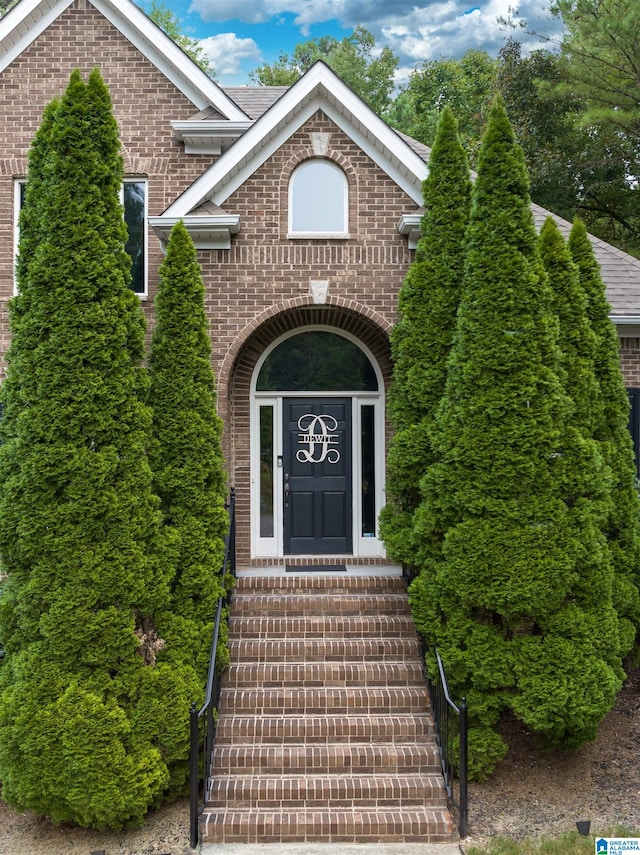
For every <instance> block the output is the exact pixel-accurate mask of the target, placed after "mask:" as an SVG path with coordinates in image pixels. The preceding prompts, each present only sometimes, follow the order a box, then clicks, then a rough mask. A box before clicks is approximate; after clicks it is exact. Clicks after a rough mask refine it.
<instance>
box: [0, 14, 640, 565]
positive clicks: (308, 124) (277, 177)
mask: <svg viewBox="0 0 640 855" xmlns="http://www.w3.org/2000/svg"><path fill="white" fill-rule="evenodd" d="M95 66H99V67H100V70H101V73H102V75H103V77H104V79H105V80H106V82H107V85H108V86H109V89H110V91H111V96H112V100H113V105H114V112H115V116H116V118H117V121H118V123H119V127H120V135H121V140H122V151H123V157H124V162H125V173H126V175H127V176H131V177H134V176H135V177H141V178H144V179H146V180H147V182H148V213H149V215H150V216H152V217H153V216H159V215H160V214H162V213H163V212H164V211H165V210H166V209H167V207H169V206H170V205H171V204H172V203H173V202H174V201H175V200H176V199H177V198H178V197H180V195H181V194H182V193H183V192H184V191H185V190H187V189H188V188H189V187H190V186H191V185H192V184H193V182H194V181H195V180H196V179H197V178H198V177H199V176H201V175H202V174H203V173H204V172H205V171H206V170H207V169H208V168H209V167H210V166H211V165H212V164H214V163H215V162H216V157H215V156H212V155H203V154H196V155H194V154H185V149H184V145H183V143H182V142H180V141H178V139H177V138H176V135H175V133H174V130H173V128H172V125H171V122H172V121H176V120H186V119H189V118H191V117H193V116H194V114H195V113H197V112H198V109H199V108H198V106H196V105H195V104H194V103H192V101H190V100H189V98H188V97H186V96H185V94H184V93H183V91H182V90H181V89H180V88H179V87H178V86H177V85H176V84H175V83H174V82H172V81H171V79H169V77H167V76H165V74H163V73H162V72H161V71H160V70H159V69H158V67H157V66H156V65H155V64H154V63H153V62H151V61H150V60H149V59H148V58H147V57H146V56H145V55H144V54H143V53H142V52H141V51H140V50H138V48H136V47H135V46H134V45H133V44H132V43H131V42H130V41H129V40H128V39H127V38H126V37H125V36H124V35H123V34H122V33H121V32H120V31H119V30H118V29H117V28H116V27H115V26H114V25H113V24H111V23H110V22H109V21H107V20H106V19H105V18H104V17H102V15H101V14H100V13H99V12H97V11H96V9H95V8H94V7H93V5H92V4H91V3H90V2H89V0H74V2H73V3H72V5H71V6H70V7H69V8H68V9H67V10H66V11H64V12H63V13H62V14H61V15H60V16H59V17H58V18H57V19H56V20H55V21H53V23H51V24H50V25H49V26H48V28H47V29H46V30H45V31H44V32H43V33H42V34H41V35H39V36H38V37H37V38H36V39H35V41H33V42H32V43H31V44H29V45H28V46H27V47H26V48H25V49H24V51H23V52H22V53H21V54H20V55H19V56H17V58H16V59H15V60H14V61H13V62H12V63H11V64H9V66H8V67H7V68H6V69H5V70H4V71H3V72H2V74H0V143H1V147H0V231H1V233H2V236H3V237H2V240H0V357H2V355H3V354H4V353H5V352H6V350H7V347H8V344H9V333H8V326H7V310H6V307H7V301H8V299H9V298H10V297H11V295H12V293H13V264H14V214H15V205H14V194H15V182H16V179H18V178H23V177H24V176H25V175H26V169H27V151H28V148H29V145H30V142H31V140H32V138H33V136H34V134H35V132H36V130H37V128H38V126H39V123H40V120H41V117H42V112H43V109H44V107H45V105H46V104H47V103H48V102H49V101H50V100H51V99H52V98H54V97H56V96H59V95H60V94H61V93H62V92H63V91H64V89H65V87H66V85H67V83H68V80H69V75H70V73H71V71H72V70H73V69H74V68H79V69H80V70H81V71H82V72H83V74H84V75H85V76H86V75H88V73H89V72H90V71H91V69H92V68H94V67H95ZM318 135H322V140H323V146H326V149H324V148H323V150H324V156H325V157H327V158H329V159H330V160H331V161H333V162H334V163H336V164H337V165H338V166H339V167H340V168H341V169H342V171H343V173H344V175H345V176H346V180H347V184H348V194H349V195H348V198H349V204H348V233H349V237H348V238H346V239H336V240H325V239H322V240H309V239H299V238H298V239H291V238H290V237H289V236H288V228H289V226H288V201H289V200H288V191H289V181H290V178H291V175H292V173H293V171H294V170H295V168H296V167H297V166H299V165H300V164H301V163H302V162H304V161H305V160H306V159H308V158H311V157H313V156H315V155H316V154H317V149H316V145H315V143H316V142H317V140H318V138H319V137H318ZM379 163H380V162H379V161H378V162H375V161H374V160H373V159H372V157H371V156H370V155H369V154H367V153H366V152H365V151H364V150H363V148H362V147H361V146H360V145H359V144H357V143H356V142H354V138H352V136H350V135H349V134H348V133H346V132H345V130H344V129H343V128H342V127H339V126H338V125H337V124H336V123H335V121H332V120H331V119H330V118H329V117H328V114H327V112H324V111H323V110H322V109H317V110H316V111H315V113H314V114H313V115H310V117H309V118H308V119H307V120H306V121H305V122H304V123H303V124H302V126H300V127H297V126H296V127H295V128H294V130H292V133H291V134H290V135H289V136H288V138H286V139H285V140H284V142H282V144H280V145H279V147H278V148H277V149H276V150H275V151H274V152H272V153H271V155H270V156H269V157H267V158H266V160H263V161H261V163H260V165H259V166H257V168H256V169H255V171H253V173H252V174H250V175H249V177H248V178H246V179H245V180H244V182H243V183H242V184H241V186H240V187H239V188H238V189H236V190H235V192H233V193H232V194H231V195H230V196H229V197H228V198H226V199H225V201H224V204H223V211H224V213H225V214H228V215H237V216H239V220H240V231H239V233H238V234H235V235H233V237H232V238H231V247H230V249H217V250H201V251H200V253H199V258H200V262H201V264H202V271H203V278H204V282H205V287H206V310H207V314H208V318H209V323H210V332H211V341H212V361H213V367H214V370H215V373H216V376H217V377H218V382H219V410H220V413H221V415H222V417H223V419H224V422H225V434H224V451H225V457H226V460H227V466H228V471H229V481H230V484H233V485H234V486H235V487H236V489H237V495H238V520H239V551H240V559H241V560H244V561H246V560H248V559H249V554H250V538H249V512H250V507H249V498H248V497H249V495H250V490H251V460H250V448H249V424H250V420H251V419H250V404H251V388H250V387H251V380H252V376H253V372H254V369H255V367H256V363H257V361H258V360H259V358H260V356H261V355H262V353H263V352H264V351H265V349H266V348H267V347H269V346H270V345H271V344H272V343H273V342H274V341H276V340H277V339H278V338H279V337H280V336H282V335H283V334H285V333H287V332H289V331H291V330H294V329H300V328H303V327H308V326H325V327H329V328H334V329H339V330H342V331H344V332H345V333H347V334H349V335H351V336H353V337H355V339H357V340H358V341H360V342H361V343H362V344H363V345H364V346H365V347H366V348H367V349H368V351H369V352H370V353H371V354H372V355H373V357H374V358H375V360H376V361H377V364H378V367H379V369H380V372H381V375H382V377H383V378H384V383H385V385H386V384H388V381H389V378H390V372H391V365H390V357H389V341H388V334H389V331H390V329H391V327H392V325H393V322H394V318H395V312H396V305H397V295H398V290H399V288H400V285H401V283H402V280H403V278H404V276H405V273H406V271H407V269H408V266H409V264H410V263H411V261H412V260H413V251H412V250H410V249H409V245H408V239H407V236H406V235H403V234H401V233H400V232H399V230H398V224H399V222H400V220H401V218H402V217H403V215H406V214H410V215H411V214H413V215H415V214H416V212H417V210H418V208H417V205H416V201H415V196H414V198H411V197H410V196H409V195H408V194H407V192H405V191H404V190H403V189H401V186H399V183H398V182H396V181H394V180H393V179H392V178H391V177H390V174H391V173H390V172H388V171H385V170H384V169H382V168H381V166H380V165H379ZM161 258H162V249H161V246H160V242H159V240H158V238H157V237H156V235H155V233H154V232H153V231H151V230H149V258H148V273H149V293H148V297H147V298H145V299H143V306H144V310H145V313H146V315H147V319H148V322H149V328H150V329H151V326H152V324H153V313H152V306H153V297H154V295H155V290H156V287H157V270H158V266H159V264H160V261H161ZM314 280H322V281H324V282H326V283H327V284H328V292H327V296H326V299H325V300H324V302H323V303H321V304H318V303H315V302H314V296H313V293H312V289H311V282H313V281H314ZM622 362H623V369H624V372H625V377H626V380H627V384H628V385H629V386H634V387H640V339H638V338H624V339H623V340H622ZM0 370H1V372H2V373H4V367H3V366H2V368H1V369H0ZM386 432H387V433H388V428H387V431H386Z"/></svg>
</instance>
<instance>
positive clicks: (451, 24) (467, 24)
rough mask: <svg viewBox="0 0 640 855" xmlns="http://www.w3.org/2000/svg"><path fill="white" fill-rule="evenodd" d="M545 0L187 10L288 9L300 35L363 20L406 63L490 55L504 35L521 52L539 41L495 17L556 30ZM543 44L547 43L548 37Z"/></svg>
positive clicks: (256, 19) (262, 3)
mask: <svg viewBox="0 0 640 855" xmlns="http://www.w3.org/2000/svg"><path fill="white" fill-rule="evenodd" d="M548 2H549V0H546V2H545V0H543V4H541V3H540V0H520V2H518V0H426V2H425V0H423V2H422V3H421V4H420V5H417V4H416V2H415V0H385V2H384V3H381V2H380V0H244V2H242V3H238V2H237V0H192V2H191V6H190V9H189V11H190V12H196V13H198V14H199V15H200V16H201V18H202V19H203V20H204V21H207V22H214V21H217V22H221V21H227V20H232V19H238V20H241V21H243V22H246V23H260V22H265V21H269V20H272V19H274V18H276V19H277V17H278V16H279V15H283V14H291V15H293V16H294V23H295V25H296V26H297V27H298V28H299V31H300V40H301V41H302V40H303V39H305V38H308V37H309V34H310V27H311V26H312V25H314V24H322V23H323V22H326V21H338V22H339V23H340V24H341V25H342V26H343V27H345V28H349V29H350V28H353V27H355V26H357V25H362V26H364V27H366V28H367V29H368V30H370V31H371V32H372V33H373V35H374V36H375V39H376V44H377V46H378V47H380V48H381V47H384V46H385V45H388V46H389V47H390V48H391V49H392V50H393V52H394V53H395V54H396V55H397V56H398V57H399V58H400V61H401V64H402V65H403V66H405V65H411V64H414V65H415V64H416V63H419V62H422V61H424V60H429V59H437V58H438V57H441V56H455V57H459V56H461V55H462V54H463V53H464V52H465V51H466V50H469V49H470V48H479V49H482V50H486V51H488V52H489V53H491V54H493V55H495V54H496V53H497V51H498V50H499V49H500V47H501V46H502V45H503V44H504V42H505V39H506V38H507V37H508V36H509V35H513V36H514V38H517V39H518V40H519V41H521V42H522V43H523V50H524V52H525V53H527V52H528V50H530V49H532V48H534V47H539V46H540V45H541V44H543V43H542V42H540V41H539V40H538V39H537V38H535V37H533V36H531V35H529V34H528V33H527V31H526V29H522V28H520V27H516V29H509V28H508V27H506V26H505V25H504V24H500V23H499V18H507V19H509V18H511V19H513V21H514V23H516V24H518V22H519V21H526V22H527V25H528V27H527V29H530V30H533V31H535V32H540V33H543V34H547V35H556V36H557V35H558V34H559V33H560V29H561V23H560V21H558V20H557V19H553V18H551V17H550V16H549V13H548ZM547 46H549V45H548V43H547Z"/></svg>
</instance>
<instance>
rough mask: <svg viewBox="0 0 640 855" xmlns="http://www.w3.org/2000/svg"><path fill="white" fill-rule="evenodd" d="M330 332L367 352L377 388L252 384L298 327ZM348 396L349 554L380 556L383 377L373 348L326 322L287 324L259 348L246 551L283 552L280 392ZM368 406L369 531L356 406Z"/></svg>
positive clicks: (256, 555)
mask: <svg viewBox="0 0 640 855" xmlns="http://www.w3.org/2000/svg"><path fill="white" fill-rule="evenodd" d="M316 330H319V331H322V332H330V333H334V334H336V335H340V336H342V337H343V338H346V339H348V340H349V341H351V342H353V343H354V344H355V345H356V346H357V347H358V348H359V349H360V350H362V351H363V353H364V354H365V355H366V356H367V358H368V359H369V361H370V362H371V365H372V366H373V368H374V370H375V374H376V379H377V381H378V391H377V392H362V391H359V390H354V391H350V390H345V391H342V390H341V391H335V392H322V391H313V392H309V391H301V392H291V391H287V390H282V391H277V392H271V391H270V392H259V391H257V390H256V382H257V379H258V375H259V373H260V370H261V368H262V366H263V364H264V361H265V360H266V359H267V357H268V356H269V354H270V353H271V352H272V351H273V350H274V349H275V348H276V347H278V345H280V344H282V342H283V341H285V340H286V339H287V338H291V337H292V336H294V335H297V334H299V333H301V332H312V331H316ZM295 397H301V398H309V397H312V398H315V397H317V398H330V397H336V398H349V397H350V398H351V400H352V407H353V429H352V461H353V481H352V484H353V487H352V502H353V556H354V557H384V555H385V552H384V547H383V544H382V541H381V540H380V538H379V531H378V516H379V514H380V510H381V508H382V506H383V503H384V474H385V430H384V403H385V402H384V382H383V378H382V372H381V371H380V366H379V365H378V362H377V360H376V359H375V357H374V356H373V354H372V353H371V352H370V351H369V350H368V348H367V347H365V345H363V344H362V342H360V341H359V340H358V339H357V338H355V336H352V335H350V334H349V333H347V332H345V331H344V330H341V329H339V328H336V327H328V326H319V325H318V326H305V327H299V328H298V329H295V330H291V331H289V332H287V333H285V334H284V335H282V336H280V337H279V338H278V339H276V340H275V341H274V342H272V343H271V345H270V346H269V347H268V348H267V349H266V350H265V351H264V353H263V354H262V355H261V357H260V359H259V360H258V361H257V363H256V366H255V368H254V371H253V376H252V378H251V411H250V412H251V415H250V454H251V463H250V471H251V479H250V480H251V497H250V502H251V557H252V558H283V557H284V551H283V550H284V546H283V486H284V485H283V468H282V454H283V448H282V443H283V430H282V417H283V413H282V401H283V398H295ZM363 406H373V407H374V434H375V451H374V454H375V457H374V461H375V462H374V465H375V526H376V530H375V533H373V535H374V536H371V533H369V532H367V533H365V534H366V535H367V536H363V532H362V502H361V501H360V499H361V490H360V485H361V484H362V454H361V439H362V407H363ZM263 407H266V408H267V410H266V411H265V413H264V415H265V418H266V420H267V421H268V420H269V419H268V416H269V411H270V413H271V432H272V440H273V442H272V455H271V456H272V459H271V461H270V464H271V472H272V473H273V485H272V491H273V493H272V503H273V529H272V532H271V533H269V534H267V536H264V532H263V533H262V534H261V532H260V523H261V513H260V511H261V508H260V500H261V495H260V475H261V461H260V410H261V408H263Z"/></svg>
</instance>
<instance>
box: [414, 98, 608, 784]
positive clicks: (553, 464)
mask: <svg viewBox="0 0 640 855" xmlns="http://www.w3.org/2000/svg"><path fill="white" fill-rule="evenodd" d="M551 237H552V236H549V237H548V238H547V240H546V241H545V247H547V250H546V252H547V256H553V258H554V261H555V262H556V263H557V264H564V265H565V272H566V271H567V270H570V269H571V267H570V266H571V261H570V260H569V259H568V258H567V257H566V251H565V255H564V256H562V253H561V252H560V251H559V249H561V248H559V247H557V246H555V245H554V242H553V241H552V240H551ZM549 247H554V249H553V251H552V249H551V248H549ZM547 260H548V261H549V266H550V267H551V266H552V265H551V258H548V259H547ZM573 275H574V277H575V271H574V273H573ZM573 285H574V287H575V285H576V280H575V278H574V280H573ZM559 303H560V298H555V297H554V293H553V292H552V290H551V288H550V287H549V281H548V278H547V275H546V273H545V270H544V266H543V264H542V261H541V257H540V254H539V249H538V238H537V235H536V232H535V228H534V224H533V218H532V214H531V210H530V199H529V192H528V179H527V173H526V168H525V164H524V159H523V155H522V151H521V149H520V147H519V146H518V145H517V144H516V142H515V138H514V134H513V131H512V128H511V126H510V124H509V121H508V118H507V115H506V112H505V109H504V106H503V103H502V101H501V100H500V99H498V100H497V101H496V103H495V104H494V106H493V108H492V110H491V115H490V119H489V124H488V128H487V132H486V134H485V136H484V139H483V143H482V147H481V149H480V152H479V157H478V175H477V179H476V182H475V184H474V187H473V191H472V205H471V217H470V223H469V229H468V232H467V254H466V267H465V275H464V281H463V288H462V298H461V302H460V307H459V310H458V316H457V326H456V332H455V337H454V340H453V347H452V350H451V354H450V357H449V362H448V374H447V382H446V388H445V393H444V396H443V398H442V401H441V404H440V406H439V408H438V411H437V414H436V419H435V425H434V427H433V429H432V431H431V439H432V444H433V448H434V451H435V454H436V457H437V459H436V462H434V463H433V465H432V466H430V467H429V469H428V470H427V473H426V475H425V477H424V479H423V482H422V493H423V501H422V503H421V505H420V507H419V508H418V510H417V512H416V515H415V531H416V533H417V535H418V536H419V537H420V538H421V539H422V540H423V541H426V542H429V540H432V539H433V538H434V535H439V536H440V537H442V548H441V551H440V552H438V551H433V550H432V551H429V550H427V551H425V552H424V553H422V554H421V555H420V575H419V576H418V577H417V579H416V580H415V581H414V583H413V584H412V586H411V591H410V597H411V604H412V608H413V611H414V617H415V619H416V623H417V626H418V628H419V630H420V631H421V632H422V633H423V634H424V635H425V636H426V638H427V640H428V642H429V643H430V645H432V646H437V647H438V649H439V651H440V654H441V656H442V659H443V662H444V664H445V668H446V671H447V675H448V678H449V683H450V689H451V690H452V692H453V693H454V696H462V695H466V697H467V701H468V704H469V710H470V716H471V719H470V720H471V725H472V728H473V732H474V738H473V741H472V743H471V746H470V753H471V766H472V768H473V769H474V770H475V772H476V774H480V775H483V774H488V773H489V772H490V771H491V769H492V768H493V765H495V762H497V760H498V759H499V757H500V756H501V752H502V751H503V750H504V748H503V747H502V746H501V740H500V737H499V736H498V735H497V734H496V733H493V730H494V726H495V724H496V723H497V721H498V719H499V717H500V715H501V713H502V711H503V710H505V709H511V710H512V711H513V712H514V713H515V714H516V715H517V716H518V717H519V718H520V719H521V720H522V721H523V722H524V723H525V724H526V725H527V726H528V727H530V728H531V729H532V730H534V731H536V732H537V733H539V734H540V736H541V737H542V738H543V739H545V740H546V741H547V742H548V743H549V744H553V745H555V744H562V745H575V744H577V743H579V742H580V741H583V740H585V739H590V738H592V737H593V735H594V732H595V729H596V727H597V725H598V723H599V722H600V720H601V719H602V717H603V716H604V715H605V713H606V712H607V711H608V710H609V709H610V707H611V705H612V703H613V701H614V699H615V694H616V691H617V689H618V688H619V687H620V685H621V679H622V671H621V667H620V640H619V638H620V633H619V626H618V620H617V615H616V612H615V610H614V608H613V605H612V576H613V574H612V570H611V567H610V565H609V564H608V563H607V551H606V549H605V548H604V546H603V538H602V531H601V528H600V523H601V521H602V519H603V509H602V498H601V494H602V487H601V485H600V484H599V482H598V478H599V477H600V476H601V474H602V469H603V466H602V461H601V459H600V457H599V455H598V453H597V446H596V444H595V443H594V442H593V441H591V440H589V439H588V438H587V437H586V436H584V435H583V434H582V432H581V430H580V429H579V428H578V427H577V426H576V427H575V428H573V427H572V428H571V429H570V425H571V419H572V416H573V410H574V407H573V404H572V402H571V400H570V399H569V398H568V396H567V394H566V392H565V388H564V383H563V378H564V377H565V376H566V374H567V373H568V371H569V367H570V366H569V361H568V360H566V361H565V362H564V363H563V360H562V359H561V354H560V351H559V348H558V342H559V341H560V338H559V337H560V321H559V317H558V313H557V312H558V306H559ZM565 325H566V327H567V329H568V326H569V322H568V320H565ZM586 332H588V330H585V329H582V334H583V335H586ZM572 341H574V347H575V349H576V355H575V357H572V360H573V361H572V366H573V367H571V370H574V367H575V365H578V364H579V360H578V354H579V355H582V350H581V348H584V347H586V345H585V343H584V342H582V343H580V341H581V340H580V336H579V335H577V334H575V335H573V334H572ZM575 342H578V343H580V344H579V345H578V344H575ZM587 350H588V348H587ZM569 491H571V493H570V494H569Z"/></svg>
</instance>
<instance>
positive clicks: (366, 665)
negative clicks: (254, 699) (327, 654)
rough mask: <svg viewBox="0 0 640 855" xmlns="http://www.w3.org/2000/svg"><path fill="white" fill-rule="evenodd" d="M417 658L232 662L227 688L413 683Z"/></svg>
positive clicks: (417, 676) (418, 675)
mask: <svg viewBox="0 0 640 855" xmlns="http://www.w3.org/2000/svg"><path fill="white" fill-rule="evenodd" d="M421 675H422V669H421V667H420V663H419V662H397V661H395V662H311V663H310V662H278V663H272V662H250V663H246V664H239V665H232V666H231V667H230V669H229V673H228V676H227V680H226V684H227V686H228V687H229V688H234V689H243V688H250V687H253V688H256V689H277V688H281V687H285V686H300V687H305V688H313V687H322V686H332V687H339V686H349V687H354V686H415V685H416V683H419V681H420V679H421Z"/></svg>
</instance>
